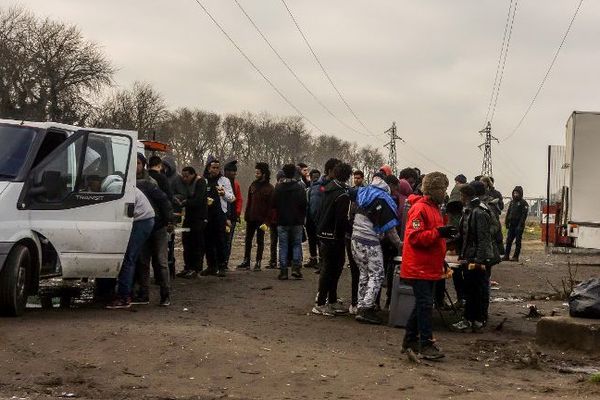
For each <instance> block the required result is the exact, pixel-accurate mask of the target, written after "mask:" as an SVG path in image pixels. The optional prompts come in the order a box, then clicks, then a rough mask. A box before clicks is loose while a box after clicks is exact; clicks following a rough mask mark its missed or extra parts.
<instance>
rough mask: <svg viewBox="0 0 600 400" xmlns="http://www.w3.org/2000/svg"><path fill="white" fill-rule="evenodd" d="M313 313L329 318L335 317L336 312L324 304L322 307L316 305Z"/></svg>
mask: <svg viewBox="0 0 600 400" xmlns="http://www.w3.org/2000/svg"><path fill="white" fill-rule="evenodd" d="M311 312H312V313H313V314H316V315H325V316H327V317H333V316H335V310H334V309H333V308H332V307H331V305H329V304H323V305H322V306H317V305H315V306H314V307H313V308H312V310H311Z"/></svg>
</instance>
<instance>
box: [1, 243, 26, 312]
mask: <svg viewBox="0 0 600 400" xmlns="http://www.w3.org/2000/svg"><path fill="white" fill-rule="evenodd" d="M30 268H31V255H30V254H29V249H28V248H27V247H26V246H23V245H20V244H18V245H16V246H15V247H14V248H13V249H12V250H11V252H10V254H9V255H8V257H7V258H6V262H5V264H4V268H2V271H0V314H1V315H5V316H11V317H18V316H20V315H22V314H23V313H24V312H25V306H26V305H27V271H28V270H29V269H30Z"/></svg>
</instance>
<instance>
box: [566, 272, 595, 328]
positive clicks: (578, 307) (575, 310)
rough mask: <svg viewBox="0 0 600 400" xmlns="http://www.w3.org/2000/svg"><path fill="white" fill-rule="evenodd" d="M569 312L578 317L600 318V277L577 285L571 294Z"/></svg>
mask: <svg viewBox="0 0 600 400" xmlns="http://www.w3.org/2000/svg"><path fill="white" fill-rule="evenodd" d="M569 314H570V315H571V317H578V318H598V319H600V278H591V279H589V280H587V281H585V282H582V283H580V284H579V285H577V286H575V288H574V289H573V292H572V293H571V294H570V295H569Z"/></svg>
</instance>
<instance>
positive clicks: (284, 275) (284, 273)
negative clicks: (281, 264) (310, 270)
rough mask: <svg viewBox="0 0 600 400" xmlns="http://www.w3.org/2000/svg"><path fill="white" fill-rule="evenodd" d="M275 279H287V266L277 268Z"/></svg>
mask: <svg viewBox="0 0 600 400" xmlns="http://www.w3.org/2000/svg"><path fill="white" fill-rule="evenodd" d="M277 279H279V280H280V281H287V280H288V270H287V268H282V269H280V270H279V275H278V276H277Z"/></svg>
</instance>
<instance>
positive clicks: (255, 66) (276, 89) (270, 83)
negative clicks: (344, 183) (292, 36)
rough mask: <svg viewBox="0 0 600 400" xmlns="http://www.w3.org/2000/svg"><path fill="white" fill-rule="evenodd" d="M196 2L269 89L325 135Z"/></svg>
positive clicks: (200, 4) (202, 5)
mask: <svg viewBox="0 0 600 400" xmlns="http://www.w3.org/2000/svg"><path fill="white" fill-rule="evenodd" d="M194 1H195V2H196V4H198V5H199V6H200V8H202V9H203V10H204V12H205V13H206V15H208V17H209V18H210V19H211V21H212V22H213V23H214V24H215V25H216V26H217V28H219V30H220V31H221V33H223V35H225V37H226V38H227V39H228V40H229V41H230V42H231V44H232V45H233V46H234V47H235V48H236V49H237V50H238V51H239V52H240V54H241V55H242V56H243V57H244V58H245V59H246V61H248V63H250V65H251V66H252V67H253V68H254V69H255V70H256V72H258V74H259V75H260V76H261V77H262V78H263V79H264V80H265V81H266V82H267V83H268V84H269V86H271V88H272V89H273V90H274V91H275V92H277V94H278V95H279V96H280V97H281V98H282V99H283V100H284V101H285V102H286V103H287V104H288V105H289V106H290V107H292V108H293V109H294V111H296V112H297V113H298V115H300V116H301V117H302V118H303V119H304V120H306V122H308V123H309V124H311V125H312V126H314V127H315V128H316V129H317V130H318V131H319V132H321V133H322V134H325V132H323V130H322V129H321V128H319V126H318V125H316V124H315V123H314V122H312V121H311V120H310V119H309V118H308V117H306V116H305V115H304V114H303V113H302V111H300V109H299V108H298V107H296V106H295V105H294V103H292V102H291V101H290V100H289V99H288V98H287V97H286V96H285V95H284V94H283V92H282V91H281V90H279V88H278V87H277V86H275V84H274V83H273V82H272V81H271V80H270V79H269V78H268V77H267V76H266V75H265V74H264V73H263V72H262V71H261V70H260V68H258V66H257V65H256V64H255V63H254V62H253V61H252V60H251V59H250V57H248V55H247V54H246V53H245V52H244V51H243V50H242V48H241V47H240V46H239V45H238V44H237V43H236V42H235V40H233V38H232V37H231V36H230V35H229V34H228V33H227V31H225V29H224V28H223V26H221V24H219V22H218V21H217V20H216V19H215V18H214V17H213V15H212V14H211V13H210V11H208V9H207V8H206V7H205V6H204V4H202V3H201V2H200V0H194Z"/></svg>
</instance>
